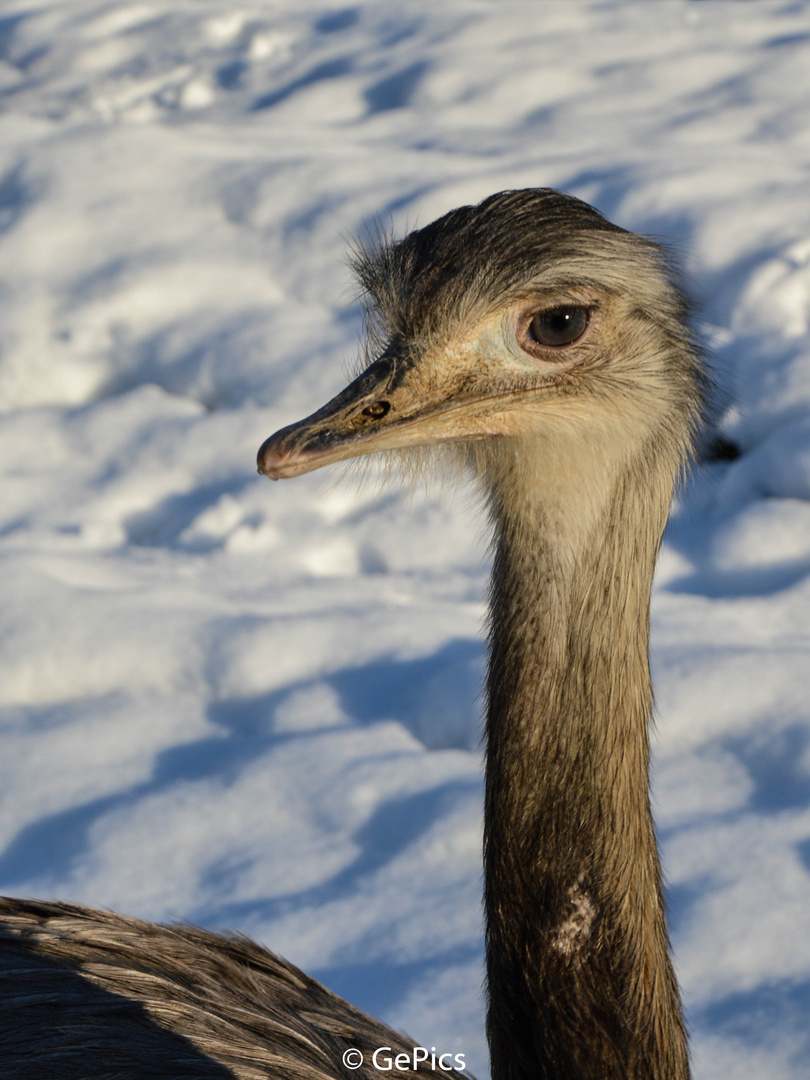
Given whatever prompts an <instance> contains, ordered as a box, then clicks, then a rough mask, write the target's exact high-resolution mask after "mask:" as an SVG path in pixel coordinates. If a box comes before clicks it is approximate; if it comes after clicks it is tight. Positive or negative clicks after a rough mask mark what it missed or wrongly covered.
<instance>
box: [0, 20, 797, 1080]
mask: <svg viewBox="0 0 810 1080" xmlns="http://www.w3.org/2000/svg"><path fill="white" fill-rule="evenodd" d="M0 110H2V111H1V112H0V354H1V355H0V408H1V409H2V414H1V415H0V468H1V469H2V495H1V496H0V557H1V558H2V569H3V572H2V604H1V606H0V695H2V697H1V698H0V754H1V755H2V756H1V757H0V773H1V774H2V780H1V781H0V791H1V798H2V803H1V809H0V828H2V842H1V843H0V891H3V892H5V893H10V894H18V895H37V896H45V897H63V898H69V899H72V900H76V901H81V902H85V903H88V904H92V905H96V906H104V907H112V908H116V909H120V910H123V911H126V912H129V913H132V914H135V915H140V916H144V917H147V918H151V919H158V920H171V919H175V918H188V919H191V920H193V921H195V922H198V923H201V924H203V925H205V926H210V927H234V928H238V929H240V930H242V931H245V932H246V933H248V934H250V935H252V936H254V937H257V938H259V939H260V940H261V941H263V942H264V943H266V944H267V945H268V946H270V947H271V948H272V949H274V950H276V951H278V952H281V953H282V954H284V955H286V956H287V957H288V958H289V959H291V960H292V961H294V962H295V963H297V964H300V965H301V966H302V967H304V968H305V969H307V970H308V971H310V972H311V973H313V974H314V975H316V976H318V977H319V978H321V979H322V980H324V981H325V982H326V983H327V984H328V985H329V986H331V987H332V988H334V989H335V990H337V991H338V992H340V993H342V994H344V995H346V996H347V997H349V998H350V999H351V1000H352V1001H354V1002H356V1003H357V1004H358V1005H360V1006H362V1007H364V1008H367V1009H369V1010H371V1011H373V1012H374V1013H376V1014H378V1015H380V1016H382V1017H383V1018H384V1019H386V1020H387V1021H389V1022H390V1023H392V1024H394V1025H396V1026H397V1027H399V1028H402V1029H405V1030H407V1031H408V1032H410V1033H411V1034H412V1035H413V1036H414V1038H415V1039H417V1040H419V1041H421V1042H422V1043H423V1044H424V1045H428V1046H430V1045H436V1046H438V1047H440V1048H442V1049H445V1050H449V1051H452V1052H454V1053H463V1054H465V1056H466V1060H467V1063H468V1065H469V1067H470V1068H471V1069H473V1070H474V1071H476V1072H477V1073H478V1074H479V1075H484V1074H485V1073H486V1070H487V1064H486V1049H485V1040H484V1035H483V1010H482V995H481V978H482V971H481V915H480V890H481V880H480V803H481V753H480V748H479V729H480V719H479V714H480V702H479V701H478V698H477V694H478V685H479V679H480V674H481V668H482V613H483V602H484V594H485V586H486V578H487V548H486V542H485V537H483V535H482V523H481V521H480V518H479V516H478V514H477V511H476V509H475V507H474V504H473V503H472V501H471V500H470V499H469V496H468V495H467V494H465V493H464V492H463V491H459V492H458V493H456V492H455V491H453V492H446V491H441V490H437V491H432V492H430V493H429V494H428V495H427V496H424V495H423V494H419V493H417V494H416V495H414V496H408V495H407V494H406V493H404V492H403V491H402V490H401V489H400V488H398V487H396V486H394V487H389V488H384V489H382V491H381V490H380V489H379V487H377V486H375V485H373V484H371V485H368V486H366V487H364V488H361V489H360V490H359V491H358V489H357V487H356V486H355V485H352V484H351V483H340V484H337V485H334V484H333V480H334V477H330V476H328V475H326V474H324V475H315V476H313V477H306V478H303V479H300V480H296V481H293V482H288V483H281V484H275V485H271V484H269V483H268V482H267V481H266V480H264V479H261V478H259V477H257V476H256V474H255V471H254V464H253V463H254V455H255V452H256V449H257V447H258V446H259V444H260V443H261V441H262V440H263V439H264V438H265V437H266V436H267V435H269V434H270V433H271V432H272V431H274V430H275V429H276V428H278V427H280V426H282V425H284V424H286V423H289V422H291V421H292V420H295V419H298V418H299V417H301V416H304V415H306V414H307V413H309V412H311V411H312V410H313V409H314V408H315V407H317V406H319V405H320V404H322V403H323V402H324V401H326V399H327V398H328V397H330V396H331V395H332V394H333V393H334V392H336V391H337V390H338V389H339V388H340V387H341V385H342V384H343V381H344V376H345V374H346V372H347V370H348V369H349V368H350V367H351V364H352V361H353V358H354V356H355V353H356V340H357V336H358V333H359V330H360V315H359V312H358V310H357V308H356V306H354V305H353V300H352V296H353V293H352V285H351V278H350V274H349V271H348V269H347V266H346V262H345V250H346V243H347V239H348V238H350V237H352V236H354V235H357V234H359V233H362V230H363V228H364V225H367V224H368V223H369V222H373V221H374V219H375V217H379V218H380V219H381V220H382V222H383V223H384V224H386V225H391V226H392V227H393V228H394V229H395V230H396V231H397V232H399V233H401V232H403V231H404V230H405V229H407V228H409V227H413V226H415V225H419V224H425V223H427V222H428V221H430V220H431V219H432V218H434V217H435V216H437V215H439V214H441V213H443V212H445V211H447V210H449V209H451V208H452V207H455V206H458V205H460V204H462V203H469V202H473V201H477V200H479V199H481V198H482V197H484V196H485V195H487V194H489V193H491V192H493V191H497V190H499V189H502V188H506V187H520V186H533V185H550V186H554V187H559V188H562V189H564V190H566V191H569V192H571V193H573V194H575V195H578V196H580V197H582V198H585V199H587V200H589V201H591V202H593V203H594V204H595V205H596V206H597V207H599V209H600V210H602V211H603V212H604V213H605V214H607V215H608V216H609V217H610V218H611V219H612V220H614V221H616V222H617V223H618V224H620V225H622V226H624V227H626V228H629V229H634V230H639V231H641V232H644V233H648V234H652V235H655V236H659V237H662V238H664V239H666V240H669V241H670V242H672V243H674V245H675V246H676V248H677V250H678V251H679V252H680V255H681V258H682V260H683V261H684V263H685V265H686V267H687V270H688V274H689V280H690V289H691V291H692V292H693V294H694V295H695V297H697V298H698V299H699V301H700V303H701V305H702V308H701V313H700V321H701V325H702V327H703V330H704V332H705V333H706V335H707V337H708V339H709V340H710V342H711V345H712V348H713V352H714V362H715V366H716V370H717V373H718V381H719V383H720V385H721V387H722V389H723V391H724V394H725V399H724V400H725V405H724V408H723V411H722V414H721V418H720V421H719V422H720V427H721V430H722V431H723V432H724V434H725V435H726V437H727V438H729V439H730V440H732V441H733V442H734V443H736V444H737V445H738V446H739V447H740V449H741V450H742V455H741V456H740V457H739V458H738V459H737V460H735V461H725V462H717V463H714V464H711V465H704V466H702V467H701V468H700V469H699V470H698V472H697V474H696V477H695V479H694V481H693V482H692V484H691V486H690V489H689V491H688V492H687V493H686V495H685V496H684V497H683V498H682V499H681V505H680V507H679V508H678V509H676V513H675V516H674V519H673V524H672V525H671V527H670V530H669V533H668V538H667V543H666V546H665V549H664V552H663V555H662V559H661V565H660V572H659V575H658V578H657V584H656V591H655V596H654V604H653V622H654V627H653V635H654V638H653V663H654V672H655V678H656V690H657V713H658V734H657V737H656V743H655V757H656V760H655V773H654V798H655V804H656V808H657V820H658V826H659V833H660V838H661V842H662V847H663V858H664V863H665V869H666V875H667V879H668V883H669V902H670V909H671V925H672V933H673V940H674V949H675V955H676V962H677V967H678V972H679V975H680V978H681V981H682V985H683V991H684V996H685V1001H686V1006H687V1009H688V1016H689V1023H690V1028H691V1031H692V1034H693V1053H694V1061H695V1074H696V1078H697V1080H721V1078H722V1080H726V1078H728V1077H734V1078H735V1080H774V1078H780V1080H798V1078H799V1077H806V1076H807V1075H808V1072H809V1071H810V1034H808V1032H809V1031H810V1024H808V1014H810V704H808V700H807V699H808V693H807V687H808V671H810V663H808V654H809V653H810V649H808V646H809V645H810V632H809V626H808V624H809V622H810V619H809V618H808V616H809V613H810V612H809V606H808V601H809V600H810V347H809V346H808V323H809V322H810V198H809V197H808V196H810V4H808V3H788V2H778V3H777V2H758V3H755V4H754V3H748V4H742V3H738V2H725V0H708V2H688V0H658V2H657V3H654V4H653V3H648V2H643V0H642V2H623V3H608V2H589V0H580V2H576V3H574V2H556V3H552V2H544V3H541V2H537V0H536V2H515V0H498V2H494V0H491V2H487V0H446V2H444V3H431V2H428V0H398V2H397V3H393V2H389V0H381V2H370V0H368V2H364V0H360V2H349V3H347V2H345V0H344V2H340V3H335V2H330V0H319V2H314V0H272V2H270V0H265V2H259V0H257V2H254V3H244V4H242V3H238V2H236V3H233V2H225V0H160V2H157V0H155V2H148V0H147V2H142V3H141V2H138V3H135V2H133V3H121V2H118V0H67V2H64V0H63V2H61V3H58V2H54V0H50V2H48V0H4V2H3V3H2V4H0Z"/></svg>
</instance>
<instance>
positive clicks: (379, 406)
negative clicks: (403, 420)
mask: <svg viewBox="0 0 810 1080" xmlns="http://www.w3.org/2000/svg"><path fill="white" fill-rule="evenodd" d="M390 409H391V402H390V401H375V402H374V404H373V405H366V407H365V409H363V412H362V414H361V415H363V416H367V417H368V418H369V420H382V418H383V417H384V416H385V415H386V414H387V413H388V412H389V411H390Z"/></svg>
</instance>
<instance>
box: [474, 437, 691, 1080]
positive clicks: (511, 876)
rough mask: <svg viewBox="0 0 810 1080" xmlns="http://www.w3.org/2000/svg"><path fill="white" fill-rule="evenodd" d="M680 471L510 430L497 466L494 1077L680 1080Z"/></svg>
mask: <svg viewBox="0 0 810 1080" xmlns="http://www.w3.org/2000/svg"><path fill="white" fill-rule="evenodd" d="M560 455H562V457H561V456H560ZM649 456H651V455H649ZM676 468H677V463H676V464H675V465H671V464H670V465H668V464H666V463H663V464H662V463H660V462H659V463H657V464H656V465H655V466H654V467H650V465H649V463H648V462H645V465H644V467H641V465H639V464H638V463H637V462H636V461H634V460H633V458H632V457H630V456H628V455H626V454H624V455H619V454H613V455H612V456H611V451H610V448H605V447H599V446H594V447H592V450H591V451H589V450H588V449H587V447H586V448H585V450H584V451H583V449H582V444H581V443H580V446H579V450H578V451H577V452H576V453H573V454H572V456H571V457H570V458H566V454H565V447H564V446H563V447H562V448H561V447H560V446H556V447H555V446H552V445H551V444H549V443H544V442H542V441H535V442H531V441H527V440H518V439H514V440H504V441H503V443H501V444H500V446H499V447H498V450H497V463H496V466H495V467H494V469H492V470H491V477H490V491H491V507H492V514H493V517H494V524H495V564H494V569H493V585H492V597H491V611H490V618H491V653H490V663H489V674H488V686H487V690H488V717H487V745H488V752H487V753H488V756H487V779H486V809H485V906H486V921H487V972H488V984H489V995H490V1006H489V1017H488V1034H489V1039H490V1050H491V1055H492V1076H493V1080H524V1078H525V1080H528V1078H530V1077H531V1078H532V1080H537V1078H538V1077H539V1078H543V1080H597V1078H598V1080H686V1078H687V1077H688V1073H689V1070H688V1064H687V1057H686V1046H685V1037H684V1031H683V1025H682V1021H681V1018H680V1006H679V1001H678V991H677V985H676V982H675V978H674V974H673V971H672V967H671V964H670V960H669V956H668V949H667V932H666V925H665V916H664V907H663V901H662V896H661V884H660V870H659V862H658V854H657V849H656V842H655V836H654V833H653V825H652V817H651V813H650V804H649V794H648V764H649V741H648V727H649V720H650V711H651V704H652V694H651V683H650V672H649V661H648V641H649V601H650V591H651V586H652V575H653V570H654V565H655V559H656V555H657V552H658V547H659V544H660V539H661V533H662V531H663V527H664V523H665V520H666V515H667V512H668V507H669V500H670V497H671V493H672V486H673V481H674V472H675V470H676Z"/></svg>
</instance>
